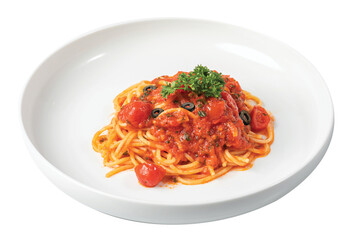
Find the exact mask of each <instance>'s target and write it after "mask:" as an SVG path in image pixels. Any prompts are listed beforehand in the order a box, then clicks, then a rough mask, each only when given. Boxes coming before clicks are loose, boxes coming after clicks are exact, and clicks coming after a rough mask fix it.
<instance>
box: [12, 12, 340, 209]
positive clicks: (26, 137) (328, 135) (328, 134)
mask: <svg viewBox="0 0 350 240" xmlns="http://www.w3.org/2000/svg"><path fill="white" fill-rule="evenodd" d="M163 21H172V22H180V21H183V22H186V21H187V22H188V21H190V22H199V23H203V24H205V23H209V24H217V25H225V26H228V27H234V28H236V29H239V30H243V31H248V32H250V33H252V34H256V35H260V36H262V37H264V38H267V39H269V40H271V41H273V42H276V43H278V44H280V45H281V46H283V47H286V48H287V49H288V50H289V51H292V52H293V53H294V54H296V55H297V56H298V57H299V58H301V59H303V60H304V61H305V63H307V64H308V65H309V66H308V69H309V70H312V73H313V74H314V75H315V76H317V78H318V82H319V83H321V84H322V87H323V89H324V90H325V93H326V95H327V102H328V103H329V105H328V107H329V110H330V113H331V115H330V116H329V119H328V120H327V125H328V126H327V131H326V134H324V135H323V138H322V139H321V141H320V146H317V147H315V149H314V151H313V152H310V153H309V157H308V160H307V161H306V162H305V163H304V164H302V165H301V166H300V167H299V168H298V169H297V170H296V171H295V172H291V173H290V174H288V175H286V176H284V177H283V178H281V179H278V181H274V182H273V183H271V184H270V185H269V186H268V187H266V186H265V187H260V188H258V189H255V190H252V191H248V192H245V193H242V194H241V195H239V196H237V197H234V198H232V197H231V198H225V199H221V200H212V201H201V202H191V203H185V202H179V203H170V204H169V203H166V202H151V201H148V200H142V199H133V198H129V197H124V196H118V195H114V194H111V193H107V192H104V191H102V190H99V189H97V188H94V187H91V186H88V185H86V184H84V183H82V182H80V181H78V180H77V179H75V178H73V177H71V176H69V175H68V174H66V173H65V172H63V171H61V170H60V169H58V168H56V167H55V166H54V165H53V164H52V163H51V162H50V161H48V160H47V159H46V158H45V157H44V156H43V155H42V154H41V153H40V152H39V150H38V149H37V148H36V147H35V146H34V144H33V142H32V141H31V139H30V138H29V135H28V132H27V130H26V128H25V123H24V114H23V107H24V100H25V99H24V98H25V95H26V93H27V89H28V87H29V85H30V83H31V82H32V79H33V77H34V76H35V75H36V73H37V72H39V70H40V69H41V68H42V67H43V65H44V64H45V63H46V62H47V61H48V60H50V59H51V58H54V57H55V56H56V55H57V54H58V53H59V52H60V51H61V50H63V49H65V48H67V47H69V46H70V45H72V44H74V43H76V42H78V41H80V40H82V39H84V38H86V37H89V36H90V35H93V34H96V33H101V32H103V31H108V30H111V29H113V28H116V27H120V26H127V25H130V24H141V23H145V22H149V23H152V22H163ZM20 96H21V98H20V102H19V103H20V104H19V114H20V125H21V132H22V135H23V136H24V140H25V143H26V145H27V147H28V149H29V150H30V151H31V152H33V153H34V154H35V155H37V156H39V158H40V161H41V163H43V164H45V166H47V167H49V168H51V170H53V171H55V172H56V173H58V174H60V175H61V176H63V177H65V178H67V179H68V180H70V181H72V182H74V183H75V184H77V185H78V186H79V187H83V188H84V189H85V190H88V191H91V192H94V193H96V194H99V195H102V196H106V197H109V198H112V199H116V200H119V201H125V202H132V203H136V204H145V205H162V206H193V205H196V206H201V205H208V204H217V203H225V202H230V201H233V200H239V199H243V198H246V197H249V196H252V195H255V194H257V193H261V192H264V191H266V190H268V189H271V188H273V187H275V186H276V185H278V184H280V183H283V182H284V181H286V180H287V179H289V178H291V177H292V176H294V175H296V174H297V173H299V172H300V171H302V170H303V169H304V168H305V167H306V166H307V165H308V164H309V163H311V162H312V161H313V160H314V158H315V157H316V156H317V155H318V154H320V153H321V152H322V150H324V148H326V149H325V152H326V151H327V148H328V145H329V143H330V142H331V140H332V135H333V130H334V105H333V101H332V98H331V94H330V91H329V88H328V86H327V84H326V82H325V80H324V78H323V77H322V76H321V74H320V73H319V72H318V70H317V69H316V68H315V66H314V65H313V64H312V63H311V62H310V61H309V60H308V59H306V58H305V57H304V56H303V55H302V54H300V53H299V52H298V51H297V50H295V49H294V48H293V47H291V46H289V45H288V44H286V43H284V42H282V41H280V40H278V39H275V38H274V37H270V36H268V35H265V34H263V33H260V32H257V31H255V30H251V29H248V28H245V27H240V26H237V25H234V24H231V23H228V22H223V21H216V20H211V19H204V18H182V17H161V18H138V19H132V20H126V21H121V22H117V23H112V24H108V25H105V26H101V27H98V28H95V29H93V30H90V31H88V32H85V33H83V34H80V35H78V36H77V37H74V38H73V39H72V40H70V41H68V42H67V43H65V44H63V45H61V46H60V47H58V48H56V50H55V51H53V52H52V53H51V54H49V55H48V56H47V57H46V58H44V60H42V62H41V63H40V64H39V65H38V67H37V68H36V69H35V70H34V71H33V72H32V74H31V75H30V77H29V78H28V80H27V81H26V83H25V84H24V85H23V87H22V90H21V95H20ZM322 157H323V156H322ZM322 157H321V159H320V160H319V161H321V160H322ZM32 158H34V157H32ZM33 160H35V161H36V159H33ZM45 175H46V174H45ZM288 192H289V191H288Z"/></svg>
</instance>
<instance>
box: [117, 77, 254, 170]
mask: <svg viewBox="0 0 350 240" xmlns="http://www.w3.org/2000/svg"><path fill="white" fill-rule="evenodd" d="M181 73H183V72H178V74H176V75H175V76H171V77H170V76H163V77H161V78H156V79H154V80H153V81H152V83H153V84H157V83H158V82H159V81H167V82H172V81H175V80H177V79H178V76H179V74H181ZM223 79H224V80H225V82H226V84H225V87H224V91H223V92H222V93H221V97H220V98H213V97H210V98H206V97H205V96H203V95H200V96H198V95H197V94H195V93H194V92H192V91H184V90H176V91H175V92H174V93H172V94H170V95H168V96H167V98H163V97H162V95H161V90H162V87H160V86H159V87H158V88H157V89H154V90H152V91H150V92H149V93H148V94H147V95H144V94H143V95H141V96H140V98H133V99H132V102H131V103H129V104H131V105H132V104H137V105H140V106H141V107H142V112H143V113H144V115H147V114H148V115H147V116H143V114H142V113H140V114H138V115H137V117H136V119H135V118H131V121H130V120H129V122H131V125H132V126H133V127H138V126H139V127H143V126H146V127H149V128H150V133H151V134H152V135H153V136H155V137H156V138H157V139H158V144H160V145H161V146H163V148H164V150H165V151H166V152H170V153H171V154H172V155H173V156H174V157H176V158H177V159H180V160H181V161H182V162H184V163H185V162H187V159H186V158H185V153H187V154H189V155H190V156H191V157H192V158H193V159H196V160H198V161H200V162H202V163H205V164H206V165H207V166H212V167H213V168H216V167H219V165H220V162H221V161H220V160H219V155H218V149H225V148H227V147H229V148H230V149H232V148H233V149H237V150H245V149H248V148H249V147H250V146H251V144H252V143H251V142H250V141H249V138H248V135H247V133H248V131H249V128H248V126H245V125H244V124H243V122H242V120H241V118H240V117H239V112H240V111H241V110H248V108H247V107H246V105H245V103H244V101H245V95H244V93H243V91H242V89H241V87H240V85H239V83H238V82H237V81H236V80H234V79H233V78H232V77H229V76H228V75H223ZM140 101H142V102H144V103H145V104H144V105H143V104H140V103H139V102H140ZM187 102H190V103H193V104H194V105H195V109H194V110H193V111H192V113H193V114H194V115H197V116H198V118H195V119H194V118H192V117H190V116H188V114H186V113H185V112H183V111H176V112H171V113H163V114H160V115H159V116H158V117H156V118H152V117H149V114H150V109H154V108H156V106H159V105H160V104H164V106H163V107H162V108H163V110H167V109H171V108H180V107H181V105H182V104H184V103H187ZM124 107H125V106H124ZM135 107H136V106H135ZM132 109H133V107H128V109H127V110H125V111H123V108H122V110H121V111H120V113H119V116H118V117H119V119H120V120H123V119H124V121H127V120H128V116H127V115H128V112H130V111H131V110H132ZM122 111H123V112H122ZM186 111H187V110H186ZM181 161H180V164H181Z"/></svg>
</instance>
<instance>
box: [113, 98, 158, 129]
mask: <svg viewBox="0 0 350 240" xmlns="http://www.w3.org/2000/svg"><path fill="white" fill-rule="evenodd" d="M151 112H152V105H151V104H150V103H147V102H142V101H135V102H131V103H128V104H126V105H124V106H123V107H122V109H121V110H120V112H119V113H118V118H119V120H121V121H125V122H127V123H129V124H130V125H132V126H133V127H136V128H142V127H144V125H145V122H146V120H147V119H148V118H149V116H150V115H151Z"/></svg>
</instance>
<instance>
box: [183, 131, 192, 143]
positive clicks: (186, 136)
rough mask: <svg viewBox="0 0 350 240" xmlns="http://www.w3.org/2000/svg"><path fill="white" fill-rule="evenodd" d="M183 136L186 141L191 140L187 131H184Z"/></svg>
mask: <svg viewBox="0 0 350 240" xmlns="http://www.w3.org/2000/svg"><path fill="white" fill-rule="evenodd" d="M184 137H185V139H186V140H187V141H191V137H190V135H188V133H187V132H185V134H184Z"/></svg>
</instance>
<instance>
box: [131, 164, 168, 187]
mask: <svg viewBox="0 0 350 240" xmlns="http://www.w3.org/2000/svg"><path fill="white" fill-rule="evenodd" d="M135 173H136V176H137V179H138V180H139V182H140V183H141V184H142V185H143V186H145V187H154V186H156V185H157V184H158V183H159V182H160V181H162V179H163V177H164V176H165V173H166V171H165V169H164V168H162V167H161V166H158V165H156V164H153V163H142V164H139V165H137V166H136V167H135Z"/></svg>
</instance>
